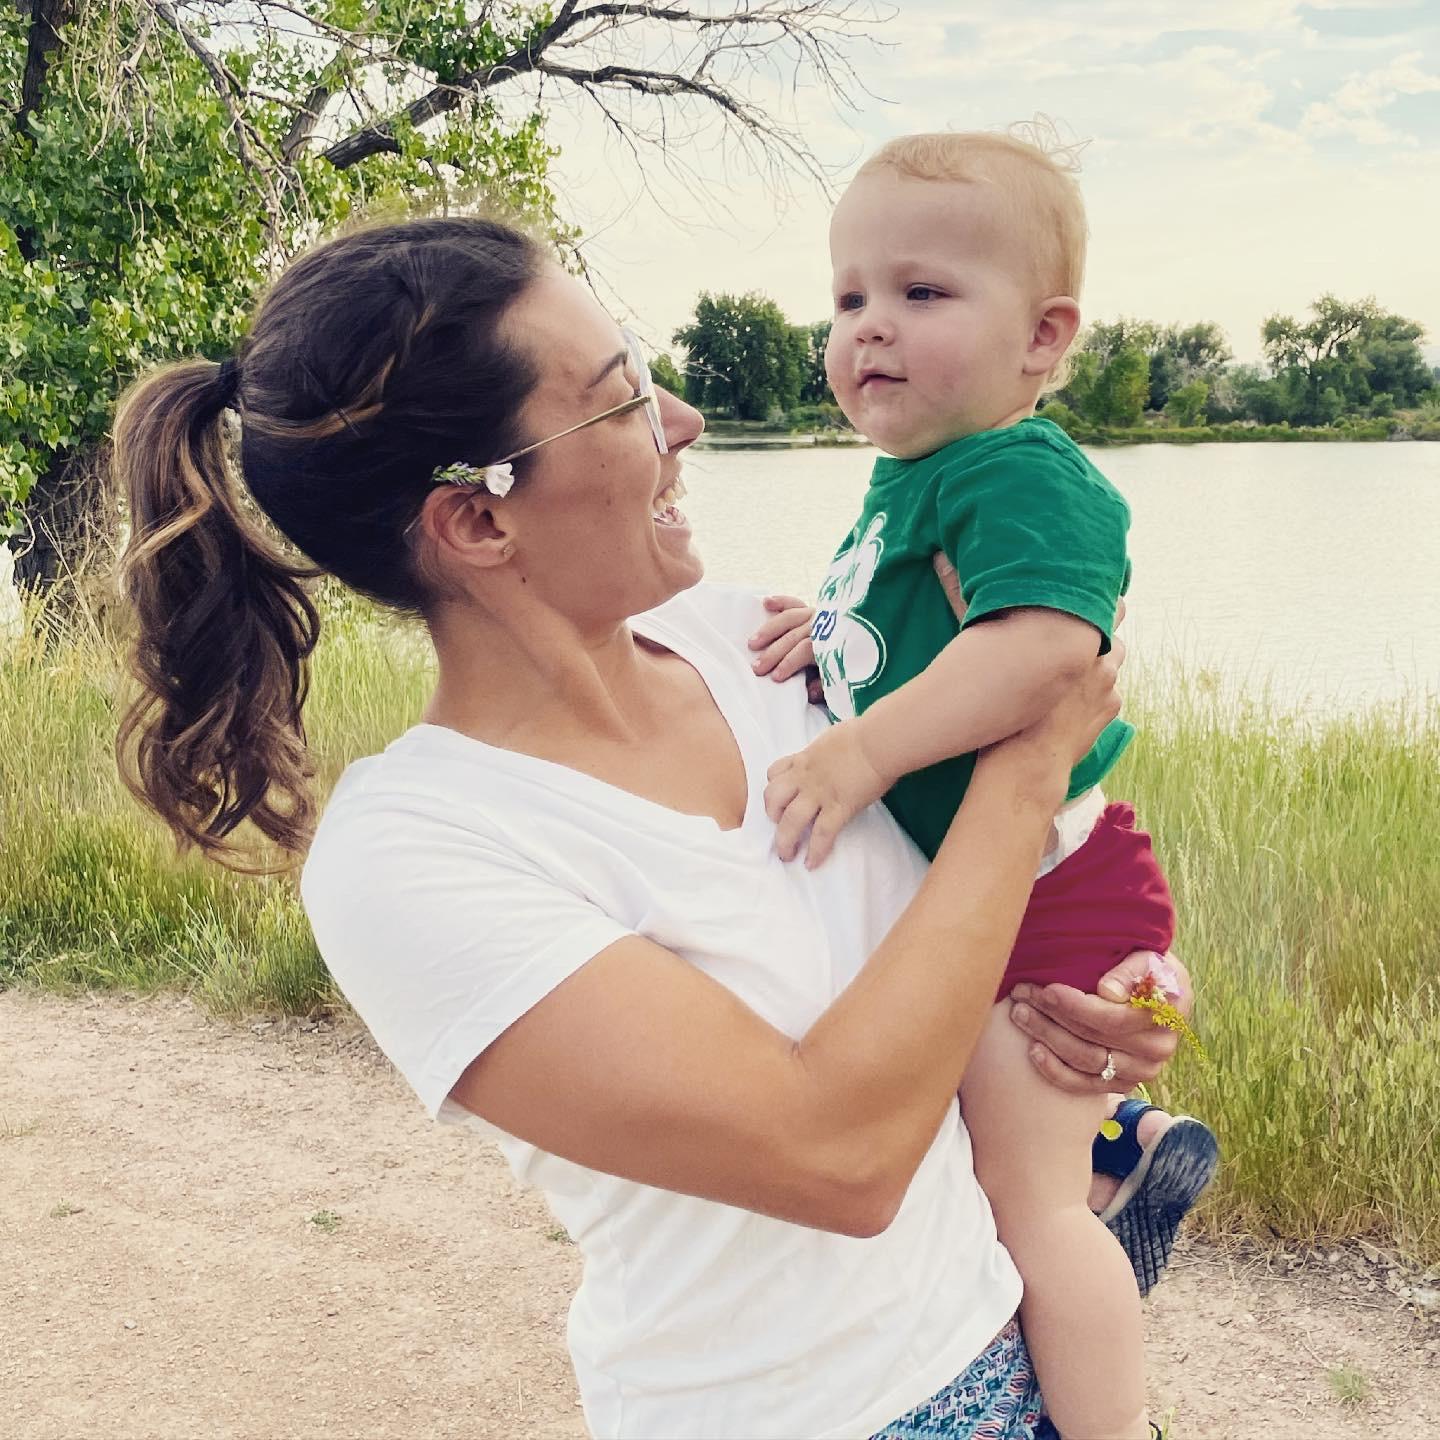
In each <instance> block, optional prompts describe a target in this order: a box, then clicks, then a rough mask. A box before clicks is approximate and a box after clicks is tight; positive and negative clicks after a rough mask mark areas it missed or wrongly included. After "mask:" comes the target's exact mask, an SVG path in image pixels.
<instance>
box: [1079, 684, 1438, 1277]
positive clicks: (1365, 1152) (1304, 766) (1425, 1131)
mask: <svg viewBox="0 0 1440 1440" xmlns="http://www.w3.org/2000/svg"><path fill="white" fill-rule="evenodd" d="M1132 696H1133V697H1134V699H1133V703H1129V706H1128V708H1129V709H1130V711H1131V718H1132V719H1134V720H1135V721H1136V722H1137V724H1138V725H1139V728H1140V739H1139V740H1138V741H1137V743H1136V744H1135V745H1134V746H1132V747H1131V750H1130V751H1129V752H1128V753H1127V755H1126V756H1125V758H1124V759H1123V760H1122V761H1121V764H1120V767H1119V768H1118V769H1117V771H1116V773H1115V775H1114V776H1113V777H1112V783H1107V787H1106V788H1107V790H1113V792H1114V793H1115V794H1117V795H1125V796H1127V797H1130V798H1132V799H1133V800H1134V801H1135V803H1136V806H1137V809H1138V811H1139V813H1140V814H1141V815H1142V816H1143V817H1144V819H1145V824H1146V829H1147V830H1149V831H1150V832H1151V833H1152V834H1153V835H1154V837H1155V844H1156V849H1157V851H1158V852H1159V854H1160V858H1161V860H1162V862H1163V863H1164V865H1165V867H1166V870H1167V872H1168V873H1169V876H1170V880H1171V883H1172V886H1173V887H1174V890H1175V896H1176V903H1177V907H1178V911H1179V917H1180V928H1179V934H1178V938H1177V950H1178V952H1179V953H1180V954H1181V955H1183V956H1184V957H1185V959H1186V961H1187V963H1189V964H1190V966H1191V968H1192V971H1193V973H1194V975H1195V977H1196V982H1197V1007H1196V1023H1197V1029H1198V1032H1199V1036H1200V1039H1201V1041H1202V1042H1203V1043H1204V1046H1205V1049H1206V1051H1207V1053H1208V1054H1209V1056H1210V1059H1211V1061H1212V1062H1213V1063H1211V1064H1209V1065H1205V1064H1200V1063H1196V1062H1195V1061H1193V1060H1192V1059H1191V1058H1190V1057H1189V1056H1187V1055H1184V1054H1182V1055H1181V1057H1180V1058H1179V1059H1178V1060H1177V1061H1176V1063H1175V1064H1174V1065H1173V1066H1172V1067H1171V1068H1170V1069H1169V1070H1167V1072H1166V1073H1165V1075H1164V1076H1163V1077H1162V1078H1161V1080H1160V1081H1159V1083H1158V1084H1156V1085H1155V1086H1153V1087H1152V1088H1153V1089H1154V1090H1155V1091H1156V1099H1157V1103H1161V1104H1165V1105H1167V1106H1169V1107H1170V1108H1176V1107H1178V1108H1180V1109H1183V1110H1185V1111H1188V1112H1189V1113H1191V1114H1196V1115H1203V1116H1204V1117H1205V1118H1206V1119H1207V1120H1208V1121H1209V1122H1210V1123H1211V1124H1212V1125H1213V1126H1214V1127H1215V1129H1216V1131H1217V1133H1218V1134H1219V1136H1220V1140H1221V1145H1222V1147H1223V1150H1224V1154H1225V1163H1224V1166H1223V1169H1222V1176H1221V1181H1220V1183H1219V1186H1218V1187H1217V1193H1216V1195H1215V1197H1214V1199H1213V1200H1212V1202H1211V1203H1210V1204H1209V1206H1208V1207H1207V1208H1206V1212H1205V1213H1206V1218H1208V1219H1210V1220H1212V1221H1213V1222H1214V1223H1215V1224H1216V1225H1217V1226H1219V1227H1220V1228H1231V1229H1233V1228H1235V1227H1236V1226H1237V1225H1239V1226H1243V1227H1245V1228H1247V1229H1251V1230H1253V1231H1255V1232H1257V1233H1260V1234H1262V1235H1263V1234H1267V1233H1270V1231H1271V1229H1272V1227H1273V1231H1274V1232H1276V1233H1279V1234H1283V1235H1288V1236H1293V1237H1297V1238H1302V1239H1307V1240H1309V1239H1315V1238H1318V1237H1321V1236H1324V1237H1328V1238H1336V1239H1338V1238H1344V1237H1347V1236H1359V1235H1373V1236H1375V1237H1377V1238H1380V1239H1383V1240H1386V1241H1389V1242H1392V1243H1395V1244H1397V1245H1398V1246H1399V1248H1401V1249H1402V1250H1405V1251H1407V1252H1409V1253H1411V1254H1413V1255H1416V1256H1420V1257H1424V1258H1426V1259H1427V1260H1435V1259H1440V1201H1437V1197H1440V1148H1437V1147H1435V1146H1433V1145H1429V1144H1417V1143H1416V1137H1417V1136H1428V1135H1429V1134H1430V1133H1431V1130H1432V1129H1433V1126H1434V1116H1433V1114H1432V1113H1431V1112H1432V1110H1433V1104H1434V1096H1435V1095H1436V1094H1437V1093H1440V1058H1437V1057H1440V978H1437V976H1440V970H1437V966H1436V958H1437V949H1436V939H1435V936H1436V934H1437V933H1440V932H1437V929H1436V926H1437V925H1440V857H1437V856H1435V855H1433V854H1431V853H1430V851H1431V849H1432V848H1433V847H1431V845H1430V844H1429V839H1428V837H1429V835H1430V834H1431V832H1432V829H1433V826H1432V824H1431V821H1430V819H1429V816H1430V815H1431V814H1432V813H1433V807H1434V806H1435V805H1436V804H1437V803H1440V709H1437V707H1436V705H1435V702H1434V701H1433V699H1432V700H1428V701H1427V700H1423V699H1422V700H1417V701H1416V702H1414V703H1413V704H1410V705H1405V706H1401V707H1398V708H1395V709H1385V710H1381V709H1377V710H1374V711H1372V712H1369V713H1364V714H1360V715H1356V716H1352V717H1340V718H1335V719H1328V720H1321V719H1316V718H1314V717H1303V716H1300V715H1298V714H1294V713H1290V712H1288V711H1287V710H1286V709H1285V708H1284V707H1282V706H1279V705H1277V704H1275V703H1273V702H1272V701H1271V700H1270V699H1269V698H1268V697H1266V696H1265V695H1264V694H1263V693H1259V694H1257V692H1256V690H1255V688H1254V686H1253V685H1250V686H1247V690H1246V692H1245V693H1244V694H1242V693H1240V692H1238V691H1235V692H1231V691H1228V690H1227V689H1226V688H1225V687H1224V686H1223V685H1221V684H1220V683H1218V682H1217V681H1216V680H1215V679H1214V677H1213V676H1208V675H1206V674H1204V673H1201V674H1195V673H1193V672H1190V673H1187V672H1185V671H1183V670H1181V669H1180V668H1179V667H1161V668H1160V669H1158V670H1155V669H1151V670H1148V671H1144V672H1142V673H1141V674H1140V675H1138V676H1136V677H1134V678H1133V679H1132V681H1131V682H1130V683H1129V684H1128V685H1127V702H1130V701H1131V697H1132Z"/></svg>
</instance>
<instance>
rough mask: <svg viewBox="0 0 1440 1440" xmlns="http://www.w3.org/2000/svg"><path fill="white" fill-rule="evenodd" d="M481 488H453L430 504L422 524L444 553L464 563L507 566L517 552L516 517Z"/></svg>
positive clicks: (442, 493)
mask: <svg viewBox="0 0 1440 1440" xmlns="http://www.w3.org/2000/svg"><path fill="white" fill-rule="evenodd" d="M509 509H510V507H509V506H508V505H506V504H505V503H504V502H503V501H498V502H497V500H496V498H495V496H493V495H490V494H488V493H487V492H485V491H484V490H481V489H480V488H479V487H478V486H476V487H471V486H459V485H455V486H450V487H448V488H446V489H444V490H440V491H437V492H436V493H435V494H434V495H432V496H431V497H430V498H429V500H427V501H426V504H425V508H424V510H422V511H421V513H420V524H421V527H422V528H423V529H424V530H425V532H426V533H427V534H428V535H429V536H430V539H431V541H432V542H433V543H434V545H435V546H436V548H437V550H439V551H440V552H441V553H443V554H448V555H449V556H451V557H453V558H454V559H455V560H458V561H460V562H461V563H462V564H467V565H477V566H481V567H485V568H488V567H490V566H493V565H503V564H504V563H505V562H506V561H507V560H508V559H509V558H510V557H511V556H512V555H513V554H514V553H515V535H514V532H513V528H512V526H511V524H510V521H511V519H512V518H513V517H511V516H510V515H508V514H507V513H506V512H507V511H508V510H509Z"/></svg>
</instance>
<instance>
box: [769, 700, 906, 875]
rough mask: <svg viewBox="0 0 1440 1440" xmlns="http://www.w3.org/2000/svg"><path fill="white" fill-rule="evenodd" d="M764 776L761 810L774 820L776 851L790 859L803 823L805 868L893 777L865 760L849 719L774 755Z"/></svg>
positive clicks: (827, 850)
mask: <svg viewBox="0 0 1440 1440" xmlns="http://www.w3.org/2000/svg"><path fill="white" fill-rule="evenodd" d="M767 778H768V779H769V781H770V783H769V784H768V785H767V786H766V787H765V813H766V814H767V815H768V816H769V817H770V818H771V819H772V820H773V821H775V825H776V829H775V853H776V854H777V855H779V857H780V858H781V859H782V860H793V859H794V858H795V856H796V855H798V854H799V853H800V844H801V841H802V840H803V839H804V837H805V831H806V829H807V828H808V829H809V831H810V845H809V848H808V850H807V851H806V855H805V865H806V868H807V869H810V870H813V869H814V868H815V867H816V866H817V865H820V864H822V863H823V862H824V860H825V857H826V856H827V855H829V853H830V851H831V849H832V848H833V847H834V844H835V837H836V836H837V835H839V833H840V832H841V830H843V829H844V828H845V826H846V825H847V824H848V823H849V822H850V820H851V819H852V818H853V817H854V816H856V815H858V814H859V813H860V811H862V810H863V809H864V808H865V807H866V806H867V805H870V804H872V803H873V802H874V801H876V800H878V799H879V798H880V797H881V796H882V795H883V794H884V793H885V792H886V791H887V790H888V789H889V788H890V786H891V783H892V782H891V780H890V779H888V778H887V777H886V776H884V775H881V774H880V772H879V771H878V770H876V769H875V767H874V766H873V765H872V764H871V763H870V759H869V757H868V756H867V755H866V754H865V750H864V747H863V746H862V745H861V743H860V731H859V727H858V726H857V725H856V723H855V722H854V721H853V720H852V721H847V722H845V723H843V724H840V725H832V726H831V727H830V729H829V730H827V731H826V732H825V734H823V735H822V736H820V738H819V739H818V740H813V741H811V743H810V744H809V745H807V746H806V747H805V748H804V749H803V750H802V751H800V753H799V754H798V755H787V756H786V757H785V758H784V759H783V760H777V761H776V762H775V763H774V764H773V765H772V766H771V767H770V770H769V772H768V777H767Z"/></svg>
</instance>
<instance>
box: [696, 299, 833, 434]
mask: <svg viewBox="0 0 1440 1440" xmlns="http://www.w3.org/2000/svg"><path fill="white" fill-rule="evenodd" d="M675 343H676V344H677V345H683V346H684V347H685V349H686V351H687V352H688V359H687V361H686V365H685V398H686V399H687V400H689V401H690V403H691V404H692V405H698V406H700V407H701V408H703V409H709V410H724V411H728V412H729V413H731V414H733V415H734V417H735V418H736V419H737V420H765V419H768V418H770V416H771V415H772V414H774V413H775V412H776V411H785V410H790V409H793V408H794V407H795V406H796V405H798V404H799V403H800V397H801V392H802V390H803V389H804V386H805V382H806V373H807V365H808V364H809V363H810V355H811V348H812V336H811V332H810V331H808V330H806V329H805V328H804V327H803V326H799V325H792V324H791V323H790V322H789V321H788V320H787V319H786V318H785V315H784V313H783V312H782V311H781V309H780V307H779V306H778V305H777V304H776V303H775V302H774V301H773V300H767V299H766V298H765V297H764V296H763V295H758V294H755V293H753V292H752V293H751V294H748V295H711V294H710V293H709V292H708V291H707V292H706V293H705V294H703V295H701V296H700V299H699V300H698V301H697V302H696V305H695V318H694V320H693V321H691V323H690V324H688V325H682V326H681V327H680V329H678V330H677V331H676V332H675Z"/></svg>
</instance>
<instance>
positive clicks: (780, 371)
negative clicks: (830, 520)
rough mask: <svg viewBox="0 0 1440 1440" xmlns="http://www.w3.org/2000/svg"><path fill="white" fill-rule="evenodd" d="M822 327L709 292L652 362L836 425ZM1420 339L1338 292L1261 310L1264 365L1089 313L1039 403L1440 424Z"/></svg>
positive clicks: (756, 407)
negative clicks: (1298, 309)
mask: <svg viewBox="0 0 1440 1440" xmlns="http://www.w3.org/2000/svg"><path fill="white" fill-rule="evenodd" d="M829 335H830V322H829V321H828V320H825V321H820V322H818V323H816V324H813V325H793V324H791V323H790V321H789V320H788V319H787V318H786V317H785V314H784V312H783V311H782V310H781V309H780V307H779V306H778V305H777V304H776V303H775V302H774V301H773V300H768V299H766V298H765V297H764V296H762V295H756V294H749V295H711V294H709V293H706V294H703V295H701V297H700V299H699V301H698V302H697V303H696V307H695V317H694V319H693V320H692V321H691V322H690V323H689V324H686V325H682V326H681V327H680V328H679V329H678V330H677V331H676V332H675V335H674V343H675V344H677V345H681V346H683V347H684V350H685V360H684V371H683V373H682V372H681V371H680V369H679V368H678V367H677V365H676V364H675V362H674V360H673V359H672V358H671V357H670V356H668V355H662V356H661V357H659V359H658V360H657V361H656V363H655V367H654V369H655V375H656V379H657V380H658V381H660V382H661V383H662V384H665V385H667V386H669V387H670V388H672V389H674V390H675V391H677V392H679V393H683V394H684V395H685V398H686V399H687V400H689V401H690V402H691V404H694V405H697V406H699V407H700V408H701V409H702V410H704V411H706V412H707V414H710V415H714V416H724V417H727V418H731V419H734V420H741V421H768V422H770V423H772V424H776V425H781V426H784V427H785V428H794V427H795V426H797V425H799V426H803V427H805V428H815V429H824V428H827V427H833V426H843V424H844V419H843V417H842V416H841V415H840V412H839V410H838V408H837V407H836V406H835V397H834V396H833V395H832V394H831V393H830V387H829V385H828V384H827V383H826V379H825V344H826V341H827V340H828V339H829ZM1424 338H1425V332H1424V328H1423V327H1422V326H1421V325H1419V324H1417V323H1416V322H1415V321H1413V320H1407V319H1405V318H1404V317H1403V316H1400V315H1394V314H1391V313H1390V312H1389V311H1387V310H1383V309H1381V307H1380V306H1379V305H1378V304H1376V302H1375V301H1374V300H1373V299H1365V300H1360V301H1355V302H1350V301H1344V300H1340V299H1337V298H1336V297H1335V296H1334V295H1322V296H1321V297H1320V298H1319V299H1318V300H1316V301H1315V302H1314V304H1313V305H1312V306H1311V307H1310V316H1309V318H1307V319H1299V320H1297V319H1295V318H1294V317H1293V316H1290V315H1272V316H1270V317H1269V318H1268V319H1267V320H1266V321H1265V323H1264V325H1263V326H1262V327H1261V330H1260V339H1261V346H1262V351H1263V354H1264V357H1265V360H1264V363H1263V364H1261V365H1239V364H1236V363H1235V358H1234V352H1233V351H1232V350H1231V348H1230V342H1229V340H1228V339H1227V338H1226V335H1225V332H1224V331H1223V330H1222V329H1221V328H1220V327H1219V326H1218V325H1216V324H1214V323H1212V322H1209V321H1202V322H1200V323H1198V324H1194V325H1188V326H1178V325H1159V324H1156V323H1155V322H1153V321H1149V320H1132V319H1120V320H1116V321H1113V322H1105V321H1097V322H1096V323H1094V324H1092V325H1090V326H1089V327H1088V328H1087V329H1086V330H1085V332H1084V334H1083V335H1082V337H1081V341H1080V345H1079V347H1078V349H1077V350H1075V351H1074V352H1072V355H1071V363H1070V373H1069V377H1068V379H1067V380H1066V381H1065V383H1064V385H1063V386H1061V387H1060V388H1059V389H1058V390H1056V391H1055V392H1054V393H1053V394H1051V395H1050V396H1049V397H1047V400H1046V403H1045V406H1044V413H1045V414H1046V415H1047V416H1048V417H1049V418H1051V419H1053V420H1055V421H1057V422H1058V423H1060V424H1061V425H1063V426H1065V428H1066V429H1067V430H1069V431H1071V433H1073V434H1075V435H1076V437H1077V438H1080V439H1086V440H1099V441H1103V440H1107V439H1108V440H1120V439H1125V440H1134V439H1160V438H1170V437H1168V436H1166V435H1165V432H1173V431H1176V430H1183V431H1186V432H1187V434H1186V436H1185V437H1184V438H1187V439H1195V440H1201V439H1215V440H1221V439H1235V438H1266V439H1269V438H1277V439H1278V438H1282V433H1281V432H1283V436H1284V438H1290V437H1291V436H1292V435H1293V434H1294V431H1296V430H1297V429H1300V430H1306V431H1317V430H1319V431H1325V432H1330V433H1331V434H1333V436H1334V438H1354V439H1374V438H1384V436H1385V435H1387V434H1390V433H1392V432H1393V431H1395V430H1396V429H1397V428H1401V427H1398V426H1397V423H1396V419H1395V417H1397V416H1400V415H1402V414H1404V416H1405V417H1406V421H1407V424H1406V425H1405V427H1403V428H1405V429H1408V431H1409V432H1410V433H1414V434H1422V435H1427V436H1428V435H1430V433H1431V432H1432V431H1433V432H1434V433H1435V434H1436V435H1437V436H1440V370H1432V369H1431V368H1430V367H1429V366H1428V365H1427V364H1426V363H1425V357H1424V354H1423V352H1422V350H1421V342H1422V340H1423V339H1424ZM1127 431H1128V432H1134V433H1131V434H1125V433H1124V432H1127ZM1155 431H1159V432H1161V433H1160V434H1153V433H1151V432H1155ZM1141 432H1143V433H1141ZM1173 438H1181V437H1179V436H1174V437H1173ZM1294 438H1302V437H1301V436H1298V435H1295V436H1294ZM1303 438H1318V437H1309V436H1306V437H1303ZM1325 438H1329V434H1327V435H1326V437H1325Z"/></svg>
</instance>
